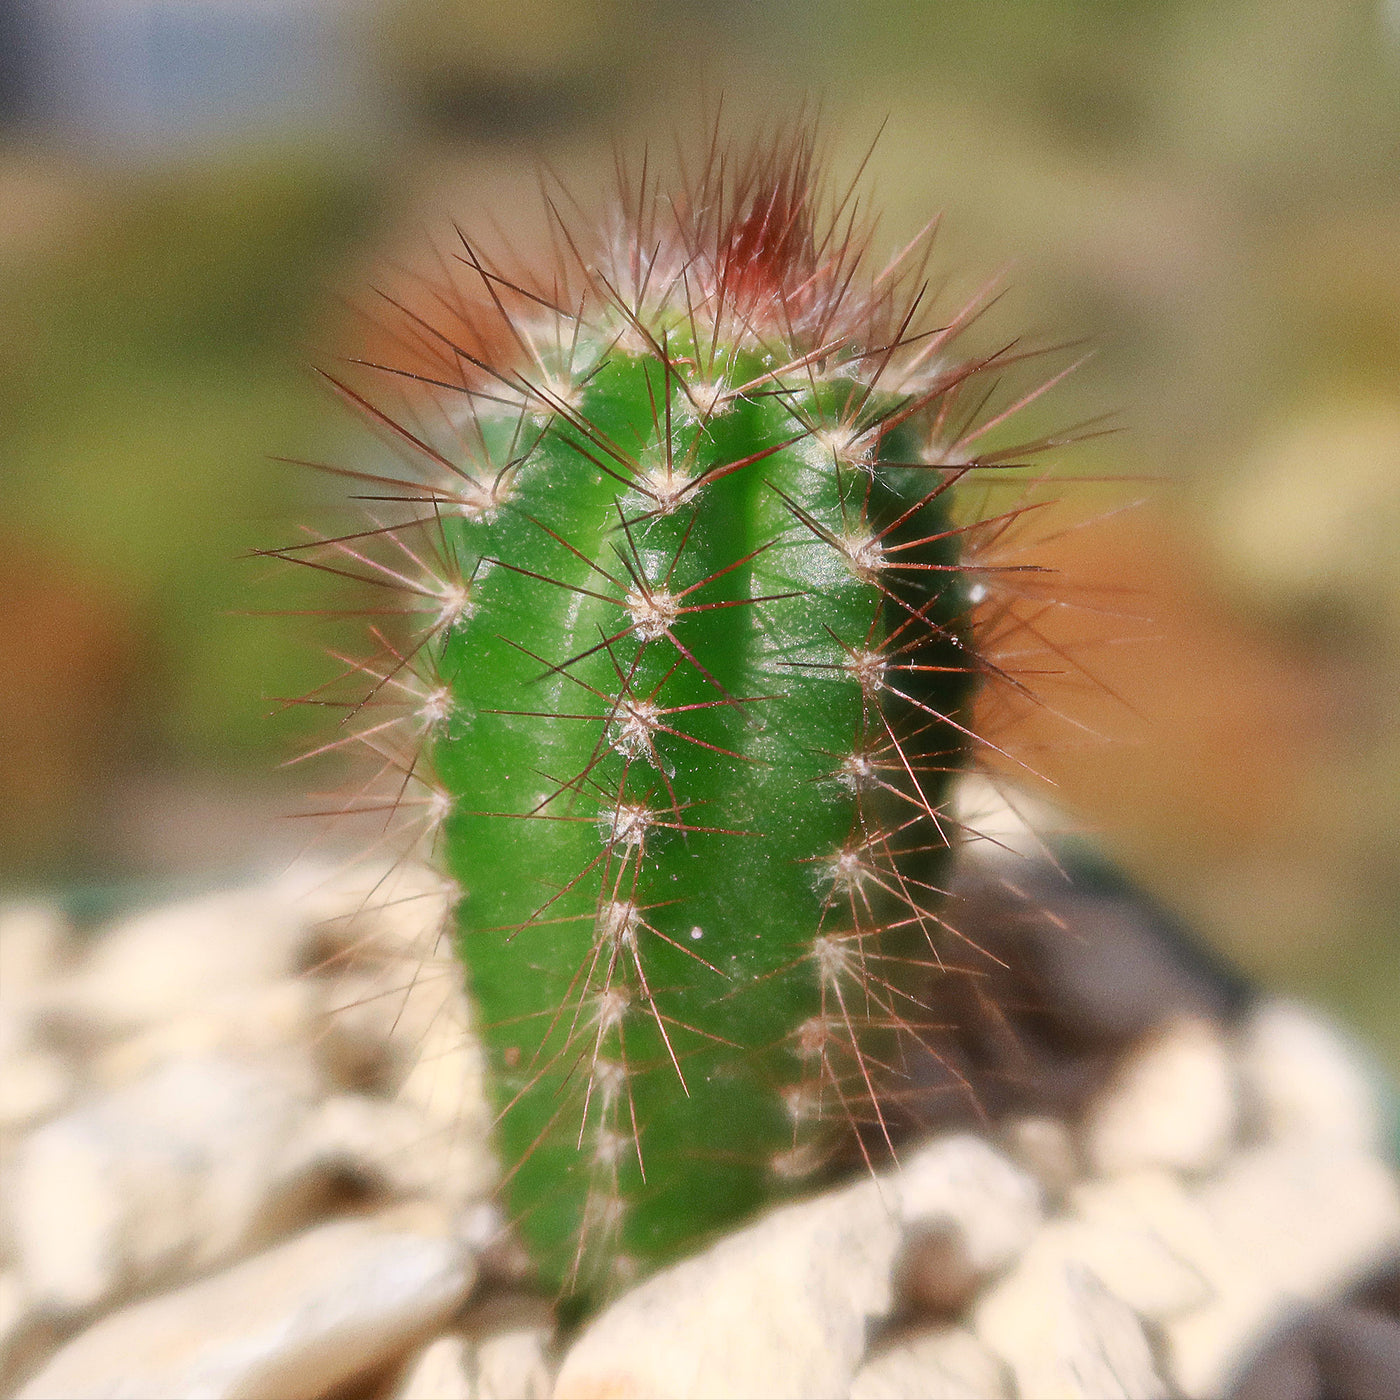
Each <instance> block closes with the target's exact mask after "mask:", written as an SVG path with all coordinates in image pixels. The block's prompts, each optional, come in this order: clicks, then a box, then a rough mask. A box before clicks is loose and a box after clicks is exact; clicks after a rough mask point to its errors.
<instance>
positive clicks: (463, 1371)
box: [394, 1333, 478, 1400]
mask: <svg viewBox="0 0 1400 1400" xmlns="http://www.w3.org/2000/svg"><path fill="white" fill-rule="evenodd" d="M394 1400H478V1396H477V1394H476V1393H475V1391H474V1390H473V1389H472V1384H471V1381H470V1380H469V1379H468V1376H467V1341H466V1338H465V1337H460V1336H457V1335H456V1334H455V1333H449V1334H448V1335H447V1336H445V1337H439V1338H438V1339H437V1340H436V1341H434V1342H430V1343H429V1344H428V1345H427V1346H426V1347H424V1348H423V1350H422V1351H421V1352H419V1353H418V1356H417V1358H416V1359H415V1360H414V1361H413V1363H412V1364H411V1365H410V1366H409V1368H408V1370H407V1372H406V1373H405V1375H404V1377H403V1379H402V1380H401V1381H400V1382H399V1383H398V1385H397V1386H396V1387H395V1389H394Z"/></svg>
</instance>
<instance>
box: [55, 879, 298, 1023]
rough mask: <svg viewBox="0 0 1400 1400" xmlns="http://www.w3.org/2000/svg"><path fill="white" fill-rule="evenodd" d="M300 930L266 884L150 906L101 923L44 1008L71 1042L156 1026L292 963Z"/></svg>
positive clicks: (274, 975) (283, 972) (275, 976)
mask: <svg viewBox="0 0 1400 1400" xmlns="http://www.w3.org/2000/svg"><path fill="white" fill-rule="evenodd" d="M301 944H302V927H301V922H300V920H299V918H298V917H297V915H296V913H295V912H294V910H293V909H292V907H291V905H290V904H289V902H288V901H287V900H286V899H285V898H282V897H279V896H277V895H275V894H274V893H272V892H270V891H268V890H266V889H240V890H224V891H221V892H219V893H217V894H210V895H204V896H202V897H200V898H198V899H190V900H186V901H183V902H181V903H178V904H170V905H166V906H164V907H163V908H159V909H154V910H150V911H148V912H146V913H142V914H138V915H136V916H134V917H133V918H130V919H127V920H125V921H124V922H122V923H119V924H117V925H116V926H114V927H112V928H109V929H108V930H107V931H106V932H105V933H104V934H103V936H102V937H101V938H99V939H98V940H97V941H96V943H95V944H94V945H93V946H92V947H91V948H90V949H89V950H88V952H87V955H86V957H84V958H83V959H82V961H81V963H80V964H79V966H78V967H77V968H76V969H75V970H74V972H73V973H72V975H71V976H70V977H68V978H67V979H65V980H64V981H63V982H62V983H60V984H58V985H57V986H55V987H54V988H53V989H52V991H51V992H50V999H49V1003H48V1005H49V1010H50V1012H51V1013H52V1014H54V1015H56V1016H58V1017H60V1018H61V1019H62V1020H63V1022H64V1023H65V1024H66V1025H67V1027H68V1028H69V1030H70V1032H71V1033H72V1034H73V1035H74V1036H75V1037H76V1038H78V1039H84V1040H86V1039H91V1040H111V1039H116V1038H118V1037H121V1036H127V1035H131V1034H133V1033H134V1032H136V1031H138V1030H142V1029H144V1028H146V1027H150V1026H156V1025H160V1024H164V1023H167V1022H170V1021H173V1020H176V1019H178V1018H179V1017H182V1016H185V1015H187V1014H188V1013H189V1012H190V1010H191V1009H192V1008H195V1007H200V1006H203V1005H204V1004H206V1003H207V1002H208V1000H209V998H210V996H211V994H213V995H217V996H228V995H230V994H233V993H235V992H240V991H247V990H251V989H254V988H258V987H261V986H264V985H266V984H267V983H269V982H273V981H277V980H279V979H281V978H283V977H285V976H287V975H288V974H290V973H291V972H292V971H294V970H295V968H296V966H297V961H298V955H299V949H300V946H301Z"/></svg>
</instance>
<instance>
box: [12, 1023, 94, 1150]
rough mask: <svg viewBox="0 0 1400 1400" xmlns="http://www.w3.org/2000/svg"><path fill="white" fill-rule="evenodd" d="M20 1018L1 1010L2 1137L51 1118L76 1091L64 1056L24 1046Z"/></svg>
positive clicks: (72, 1075)
mask: <svg viewBox="0 0 1400 1400" xmlns="http://www.w3.org/2000/svg"><path fill="white" fill-rule="evenodd" d="M18 1019H19V1018H17V1017H11V1016H8V1015H7V1014H6V1013H5V1012H3V1011H0V1136H10V1137H13V1136H16V1135H18V1134H19V1133H22V1132H23V1131H24V1130H26V1129H28V1128H31V1127H33V1126H34V1125H35V1124H37V1123H40V1122H42V1121H43V1120H44V1119H46V1118H52V1117H53V1116H54V1114H56V1113H57V1112H58V1111H59V1110H60V1109H61V1108H62V1107H63V1106H64V1105H65V1104H66V1103H67V1102H68V1101H69V1100H70V1099H71V1098H72V1097H73V1095H74V1092H75V1091H76V1089H77V1078H76V1076H75V1075H74V1073H73V1071H72V1069H71V1068H70V1067H69V1065H68V1063H67V1061H66V1060H64V1058H63V1057H62V1056H60V1055H57V1054H55V1053H54V1052H52V1051H50V1050H43V1049H40V1048H37V1047H34V1046H32V1045H25V1043H24V1042H25V1041H26V1040H27V1039H28V1037H27V1036H26V1035H25V1032H24V1030H23V1028H22V1027H20V1026H18V1025H16V1024H15V1022H16V1021H17V1020H18Z"/></svg>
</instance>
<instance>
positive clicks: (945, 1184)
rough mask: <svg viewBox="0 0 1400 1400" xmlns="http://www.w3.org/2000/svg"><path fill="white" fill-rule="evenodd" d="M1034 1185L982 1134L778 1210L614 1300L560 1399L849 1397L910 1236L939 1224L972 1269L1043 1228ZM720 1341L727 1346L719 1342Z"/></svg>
mask: <svg viewBox="0 0 1400 1400" xmlns="http://www.w3.org/2000/svg"><path fill="white" fill-rule="evenodd" d="M1040 1213H1041V1206H1040V1192H1039V1188H1038V1187H1037V1185H1036V1183H1035V1182H1034V1181H1033V1180H1032V1179H1031V1178H1030V1177H1029V1176H1027V1175H1026V1173H1024V1172H1022V1171H1020V1170H1019V1169H1017V1168H1016V1167H1014V1166H1012V1164H1011V1163H1010V1162H1008V1161H1007V1160H1006V1159H1005V1158H1004V1157H1002V1156H1001V1155H1000V1154H999V1153H997V1152H996V1151H995V1150H993V1149H992V1148H991V1147H989V1146H988V1145H987V1144H986V1143H985V1142H983V1141H982V1140H981V1139H980V1138H975V1137H972V1136H971V1135H956V1136H952V1137H947V1138H942V1139H938V1140H935V1141H934V1142H931V1143H929V1144H928V1145H926V1146H925V1147H923V1148H922V1149H920V1150H919V1151H917V1152H916V1153H914V1154H913V1155H911V1157H910V1158H909V1159H908V1160H907V1161H906V1162H905V1163H904V1165H903V1166H902V1167H901V1168H900V1169H898V1170H896V1171H893V1172H890V1173H888V1174H886V1175H883V1176H881V1177H879V1178H878V1179H874V1180H866V1181H861V1182H857V1183H856V1184H855V1185H853V1186H849V1187H846V1188H845V1189H844V1190H841V1191H837V1192H832V1193H830V1194H828V1195H825V1196H820V1197H817V1198H816V1199H815V1200H811V1201H805V1202H802V1203H800V1204H798V1205H792V1206H786V1207H783V1208H782V1209H779V1210H775V1211H773V1212H771V1213H770V1214H768V1215H767V1216H765V1217H763V1218H762V1219H760V1220H758V1221H757V1222H756V1223H754V1224H753V1225H750V1226H749V1227H748V1228H747V1229H744V1230H741V1231H739V1232H738V1233H736V1234H733V1235H731V1236H729V1237H728V1238H726V1239H724V1240H721V1241H720V1242H719V1243H718V1244H716V1245H714V1246H712V1247H711V1248H710V1249H709V1250H708V1251H706V1252H705V1253H704V1254H702V1255H699V1256H697V1257H696V1258H692V1259H688V1260H685V1261H683V1262H682V1263H680V1264H676V1265H673V1266H672V1267H671V1268H669V1269H666V1270H664V1271H663V1272H662V1273H659V1274H656V1275H654V1276H653V1277H652V1278H650V1279H648V1280H646V1281H645V1282H644V1283H642V1284H641V1285H640V1286H639V1287H637V1288H635V1289H633V1290H632V1292H630V1293H628V1294H626V1295H624V1296H623V1297H622V1298H620V1299H618V1300H617V1302H615V1303H614V1304H613V1305H612V1306H611V1307H610V1308H608V1309H607V1310H606V1311H605V1312H604V1313H603V1314H602V1315H601V1316H600V1317H598V1318H596V1319H595V1320H594V1321H593V1323H592V1324H591V1325H590V1326H589V1327H588V1328H587V1329H586V1330H585V1331H584V1333H583V1334H582V1336H580V1337H579V1339H578V1340H577V1341H576V1342H575V1344H574V1346H573V1347H572V1348H571V1349H570V1351H569V1352H568V1354H567V1355H566V1356H565V1358H564V1362H563V1365H562V1367H561V1369H560V1372H559V1377H558V1380H557V1382H556V1384H555V1395H556V1396H558V1397H561V1400H567V1397H582V1396H592V1395H597V1394H607V1395H611V1396H616V1397H624V1396H654V1397H682V1396H706V1397H719V1396H752V1397H763V1396H774V1397H778V1396H783V1397H804V1396H829V1395H840V1394H844V1393H846V1390H847V1388H848V1387H849V1385H850V1383H851V1378H852V1377H853V1376H854V1374H855V1372H856V1370H857V1368H858V1366H859V1363H860V1360H861V1357H862V1354H863V1352H864V1350H865V1340H866V1329H867V1325H868V1323H869V1321H870V1319H872V1318H877V1317H881V1316H884V1315H885V1314H887V1313H888V1312H889V1310H890V1307H891V1303H892V1301H893V1288H892V1278H893V1273H894V1268H895V1264H896V1261H897V1260H898V1258H899V1256H900V1252H901V1249H902V1247H903V1245H904V1243H905V1241H906V1239H907V1237H908V1236H909V1234H910V1233H912V1232H917V1231H919V1230H922V1229H927V1228H929V1227H930V1226H932V1225H935V1224H944V1223H946V1224H948V1225H950V1226H952V1227H953V1228H954V1229H955V1230H956V1232H957V1236H958V1239H959V1242H960V1247H961V1249H962V1251H963V1253H964V1257H965V1261H966V1263H967V1265H968V1267H970V1268H971V1269H973V1270H975V1271H976V1273H977V1274H979V1275H986V1274H988V1273H991V1272H993V1271H995V1270H997V1269H999V1268H1003V1267H1005V1265H1006V1264H1007V1263H1008V1262H1009V1261H1010V1260H1011V1259H1013V1258H1014V1257H1015V1256H1016V1254H1017V1253H1018V1252H1019V1251H1020V1250H1021V1249H1023V1248H1024V1247H1025V1245H1026V1243H1027V1241H1028V1240H1029V1239H1030V1238H1031V1236H1032V1235H1033V1233H1034V1231H1035V1228H1036V1226H1037V1224H1038V1223H1039V1221H1040ZM716 1339H723V1340H722V1343H721V1344H717V1342H716Z"/></svg>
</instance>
